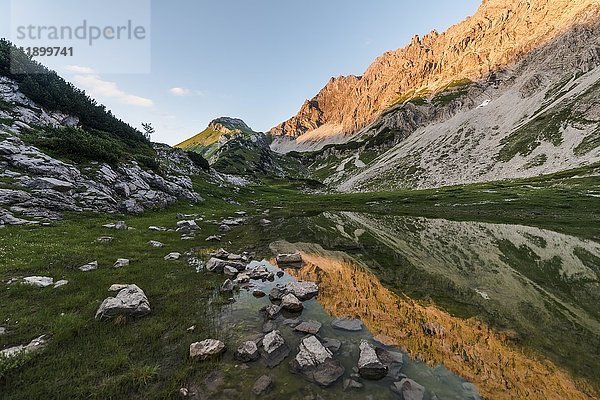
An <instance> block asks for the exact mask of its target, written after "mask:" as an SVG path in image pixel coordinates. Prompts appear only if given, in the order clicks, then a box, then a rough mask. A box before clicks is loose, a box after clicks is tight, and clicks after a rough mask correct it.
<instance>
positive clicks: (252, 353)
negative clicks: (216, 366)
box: [233, 340, 260, 362]
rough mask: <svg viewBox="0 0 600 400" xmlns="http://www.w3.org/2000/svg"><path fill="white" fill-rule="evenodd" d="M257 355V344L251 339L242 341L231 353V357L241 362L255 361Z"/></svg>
mask: <svg viewBox="0 0 600 400" xmlns="http://www.w3.org/2000/svg"><path fill="white" fill-rule="evenodd" d="M259 357H260V353H259V352H258V346H257V345H256V343H255V342H253V341H251V340H248V341H245V342H244V343H242V344H241V345H240V347H238V348H237V350H236V351H235V353H234V354H233V358H235V359H236V360H238V361H241V362H251V361H255V360H257V359H258V358H259Z"/></svg>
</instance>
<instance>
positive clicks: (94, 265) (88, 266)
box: [79, 261, 98, 272]
mask: <svg viewBox="0 0 600 400" xmlns="http://www.w3.org/2000/svg"><path fill="white" fill-rule="evenodd" d="M95 269H98V261H92V262H91V263H88V264H85V265H82V266H81V267H79V270H80V271H83V272H89V271H93V270H95Z"/></svg>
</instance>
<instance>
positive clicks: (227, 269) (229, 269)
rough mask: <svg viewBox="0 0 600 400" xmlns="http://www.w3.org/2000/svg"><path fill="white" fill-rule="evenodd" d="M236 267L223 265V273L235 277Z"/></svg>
mask: <svg viewBox="0 0 600 400" xmlns="http://www.w3.org/2000/svg"><path fill="white" fill-rule="evenodd" d="M238 272H239V271H238V270H237V268H234V267H231V266H229V265H225V266H223V273H224V274H225V275H227V276H231V277H235V276H236V275H237V274H238Z"/></svg>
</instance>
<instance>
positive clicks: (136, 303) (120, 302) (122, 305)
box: [95, 285, 150, 319]
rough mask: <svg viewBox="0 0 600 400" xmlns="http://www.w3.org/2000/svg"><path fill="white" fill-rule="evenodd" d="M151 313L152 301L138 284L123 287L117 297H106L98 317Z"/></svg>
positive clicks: (138, 315) (99, 309)
mask: <svg viewBox="0 0 600 400" xmlns="http://www.w3.org/2000/svg"><path fill="white" fill-rule="evenodd" d="M149 313H150V302H149V301H148V298H147V297H146V294H145V293H144V291H143V290H142V289H140V288H139V287H138V286H137V285H127V287H126V288H124V289H121V290H120V291H119V293H118V294H117V295H116V297H108V298H106V299H104V301H103V302H102V304H101V305H100V307H99V308H98V311H96V317H95V318H96V319H106V318H111V317H114V316H117V315H125V316H132V317H142V316H144V315H147V314H149Z"/></svg>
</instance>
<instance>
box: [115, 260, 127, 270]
mask: <svg viewBox="0 0 600 400" xmlns="http://www.w3.org/2000/svg"><path fill="white" fill-rule="evenodd" d="M127 265H129V260H128V259H126V258H119V259H118V260H117V261H116V262H115V264H114V265H113V267H114V268H121V267H126V266H127Z"/></svg>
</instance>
